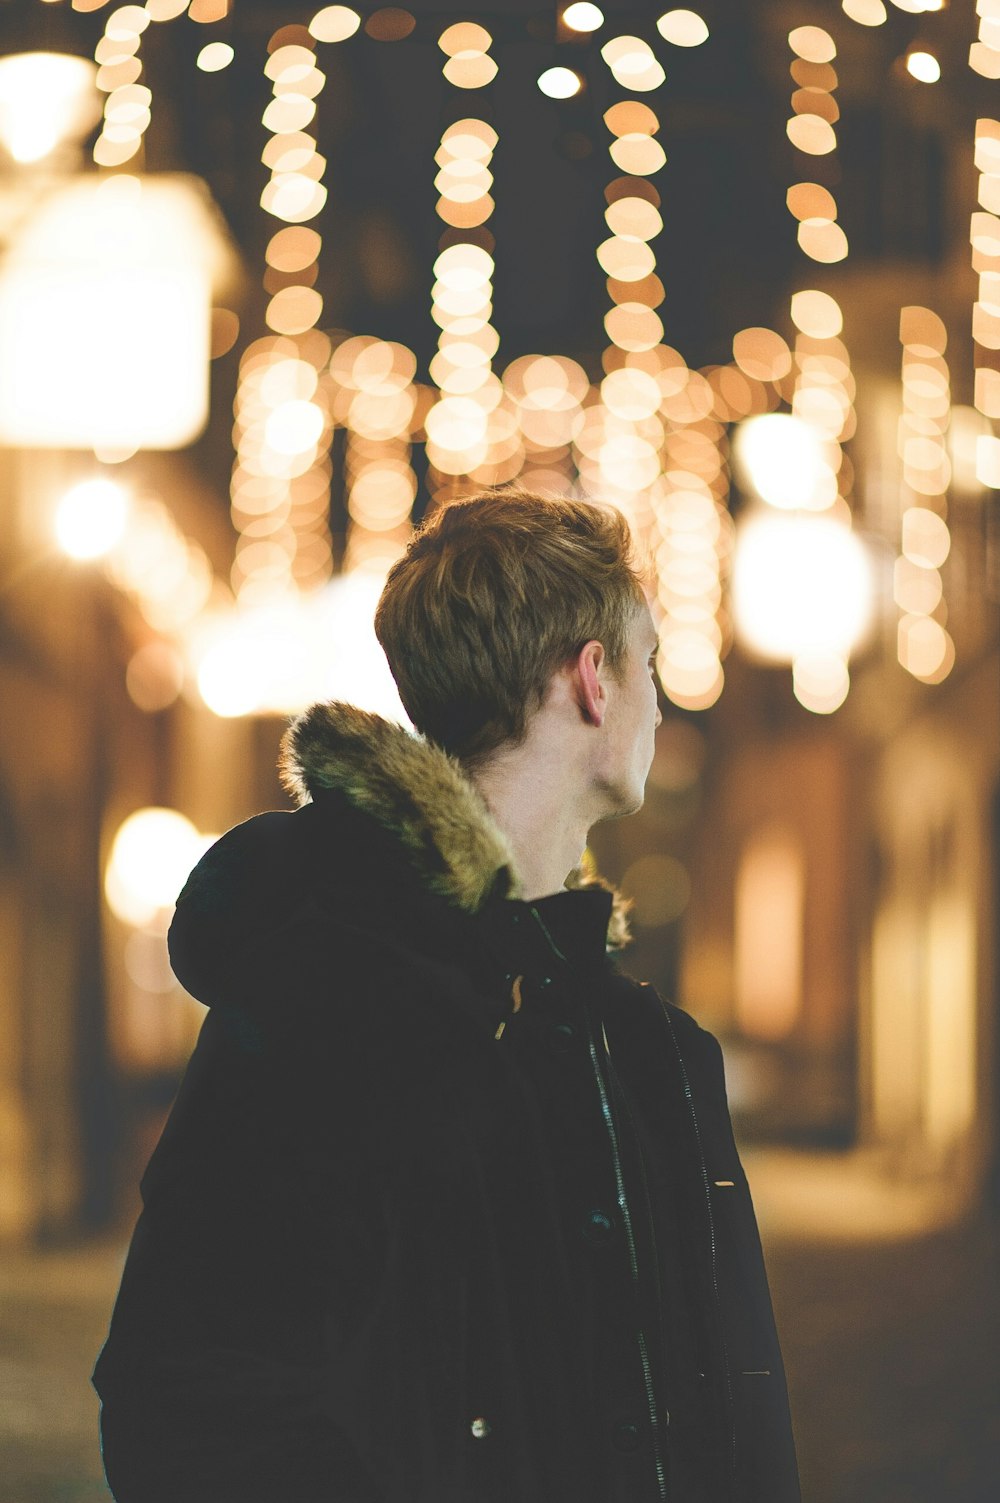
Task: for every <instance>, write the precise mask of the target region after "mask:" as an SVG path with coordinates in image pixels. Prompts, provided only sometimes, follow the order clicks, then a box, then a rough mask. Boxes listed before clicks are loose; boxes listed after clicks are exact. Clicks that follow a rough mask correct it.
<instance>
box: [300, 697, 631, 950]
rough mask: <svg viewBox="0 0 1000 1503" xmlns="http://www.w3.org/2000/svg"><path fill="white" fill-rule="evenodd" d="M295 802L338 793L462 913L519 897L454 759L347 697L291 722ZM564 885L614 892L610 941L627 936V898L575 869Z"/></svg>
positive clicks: (480, 805)
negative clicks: (394, 843)
mask: <svg viewBox="0 0 1000 1503" xmlns="http://www.w3.org/2000/svg"><path fill="white" fill-rule="evenodd" d="M278 768H279V771H280V773H281V780H282V783H283V784H284V787H285V789H286V790H287V792H288V793H289V794H290V795H291V796H292V798H293V799H295V801H296V802H297V803H298V804H299V805H302V804H306V803H308V802H309V801H310V800H312V799H315V798H317V797H318V796H319V797H321V796H322V793H323V791H324V790H335V791H336V792H338V793H340V794H342V795H343V796H344V797H345V798H346V799H347V801H348V802H349V803H350V804H351V805H352V806H353V807H354V808H356V809H358V810H360V811H361V812H363V813H365V814H369V815H371V817H372V818H373V819H375V820H377V822H378V823H379V824H380V825H381V826H382V827H383V828H384V829H385V830H387V831H389V832H390V833H391V834H392V835H394V836H395V837H396V838H397V839H398V840H399V841H400V843H401V844H402V846H403V848H404V850H405V851H406V853H407V857H408V859H409V861H410V862H411V864H412V865H413V867H414V868H415V869H416V871H417V873H418V875H419V876H420V878H421V880H422V882H423V884H424V885H425V886H426V887H427V888H428V890H429V891H431V892H433V893H435V894H436V895H437V896H438V897H441V898H444V899H445V901H446V902H448V903H451V904H453V905H454V906H455V907H457V908H461V909H463V910H465V911H466V912H468V913H478V912H479V911H480V909H481V908H482V907H483V905H484V904H485V902H486V900H487V898H489V897H490V896H495V895H497V893H498V892H499V894H500V895H502V896H506V897H509V898H515V899H517V898H520V897H521V895H522V891H523V889H522V884H521V881H520V878H519V876H518V872H517V869H516V866H515V862H514V855H513V852H512V850H511V848H510V844H509V842H508V840H507V837H506V836H505V835H504V833H503V831H502V830H501V829H500V827H499V825H498V824H497V823H496V820H495V819H494V818H493V816H492V814H491V813H490V811H489V809H488V808H487V806H486V803H485V801H484V800H483V798H482V796H481V794H480V793H479V792H478V790H477V789H476V787H475V785H474V784H473V783H472V782H471V780H470V779H469V777H468V776H467V775H466V773H465V771H464V770H463V768H462V766H461V764H460V763H459V762H457V761H456V760H455V758H454V757H450V756H449V755H448V754H447V752H445V751H442V749H441V748H440V747H439V746H435V745H434V744H433V743H432V742H429V741H425V740H423V739H422V738H421V737H418V736H416V735H414V734H413V733H412V732H410V731H407V730H405V729H404V728H403V727H402V726H400V725H397V724H395V723H394V722H393V721H390V720H384V719H383V718H382V717H381V716H379V715H372V714H369V713H368V712H367V711H365V710H359V709H357V708H355V706H353V705H347V704H340V703H337V702H336V701H330V702H327V703H323V704H315V705H313V706H312V708H311V709H309V710H306V712H305V713H304V714H303V715H300V716H299V718H298V719H297V720H295V721H293V722H292V724H291V725H290V726H289V728H288V730H287V731H286V732H285V735H284V738H283V740H282V743H281V756H280V759H279V763H278ZM566 885H567V887H571V888H584V887H600V888H604V889H605V890H607V891H610V892H611V893H612V897H613V902H612V910H611V920H610V923H609V925H608V947H609V948H610V949H621V948H622V946H624V945H626V944H627V943H628V941H629V931H628V920H627V914H628V908H629V903H628V901H627V899H625V898H623V897H622V895H621V894H620V893H619V892H617V891H616V890H615V889H614V888H613V887H612V886H611V884H610V883H608V882H605V881H604V879H603V878H602V877H600V876H598V875H597V874H596V873H588V872H586V871H584V870H583V869H582V868H577V869H576V870H575V871H573V872H572V873H570V876H569V877H568V879H567V882H566Z"/></svg>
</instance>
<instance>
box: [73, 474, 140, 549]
mask: <svg viewBox="0 0 1000 1503" xmlns="http://www.w3.org/2000/svg"><path fill="white" fill-rule="evenodd" d="M128 512H129V502H128V496H127V494H126V492H125V491H124V490H123V489H122V487H121V486H120V485H118V484H117V482H116V481H114V480H108V479H105V478H103V477H97V478H95V479H93V480H81V481H80V482H79V484H77V485H74V486H73V487H72V488H71V489H70V490H68V491H67V492H66V494H65V496H63V498H62V500H61V501H60V502H59V505H58V507H57V508H56V514H55V533H56V538H57V540H58V543H59V546H60V548H61V549H62V550H63V552H64V553H66V554H68V555H69V557H70V558H75V559H80V560H85V559H93V558H101V557H103V555H104V554H106V553H110V551H111V549H112V548H114V546H115V545H116V543H118V542H119V541H120V539H121V538H122V536H123V534H124V532H125V526H126V523H127V521H128Z"/></svg>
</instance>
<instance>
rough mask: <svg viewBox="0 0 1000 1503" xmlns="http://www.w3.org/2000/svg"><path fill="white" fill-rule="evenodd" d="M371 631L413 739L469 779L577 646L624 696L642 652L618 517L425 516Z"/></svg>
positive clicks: (564, 511) (544, 511) (509, 508)
mask: <svg viewBox="0 0 1000 1503" xmlns="http://www.w3.org/2000/svg"><path fill="white" fill-rule="evenodd" d="M375 630H376V633H377V635H378V639H379V641H380V642H381V644H382V647H383V648H384V650H385V654H386V657H387V658H388V660H389V666H390V668H391V669H392V673H393V676H394V677H395V679H396V683H397V685H398V687H399V693H400V697H401V699H402V701H403V705H404V707H405V709H406V712H407V714H408V715H409V716H410V719H411V720H412V721H413V723H414V725H415V726H416V727H417V729H418V730H419V731H421V732H423V734H424V735H426V736H427V737H428V738H429V739H430V740H432V741H435V742H437V744H438V745H440V746H442V747H443V748H444V749H445V750H446V751H448V752H450V753H451V754H452V755H453V756H456V757H458V758H459V759H460V760H462V761H463V762H465V763H466V764H467V765H470V766H474V765H476V764H477V763H482V762H483V761H484V760H486V759H488V758H489V757H490V755H491V754H492V753H493V752H495V751H496V750H497V749H498V748H500V747H502V746H505V745H517V744H519V743H520V742H522V741H523V740H524V737H525V734H526V732H527V727H528V722H529V720H530V717H531V715H532V713H533V712H534V711H535V710H537V709H538V708H539V707H540V706H541V705H542V703H543V700H544V699H545V696H546V693H547V691H548V689H549V686H550V684H551V682H552V679H553V675H555V674H556V672H557V671H558V670H560V669H564V668H566V667H567V666H568V665H570V664H572V663H573V661H574V660H575V659H576V658H577V657H578V656H579V654H580V653H581V650H582V649H583V648H584V646H585V645H586V644H587V643H595V642H596V643H598V644H600V648H601V649H602V650H603V651H602V652H598V659H599V665H600V667H601V668H602V670H603V672H604V673H605V674H610V675H611V676H612V677H613V678H614V679H615V680H616V681H617V682H618V683H619V684H621V685H622V686H623V687H625V688H627V686H628V684H629V682H630V679H629V675H630V672H633V671H634V663H633V661H632V660H633V659H636V658H637V655H639V656H641V658H642V672H643V674H644V675H645V676H646V677H647V678H648V669H647V660H648V656H649V652H650V645H652V646H654V647H655V631H654V630H653V627H652V622H651V619H650V616H649V610H648V607H647V605H646V598H645V593H644V591H643V587H642V583H641V580H640V576H639V574H638V572H637V570H636V568H635V566H634V563H633V558H632V544H631V538H630V535H629V530H628V525H627V523H626V522H625V519H624V517H622V515H621V514H620V513H619V512H617V511H614V510H612V509H611V508H606V507H599V506H594V505H591V504H589V503H586V502H583V501H570V500H562V499H558V500H547V499H543V498H542V497H540V496H533V495H529V494H519V493H510V492H508V493H506V494H504V493H497V494H493V495H484V496H478V497H476V498H474V499H472V500H469V501H463V502H458V503H456V504H455V505H453V506H450V507H447V508H444V509H442V510H441V511H438V512H437V513H435V515H434V516H433V517H432V518H431V520H430V521H429V522H428V523H427V524H426V525H425V526H424V527H422V528H421V529H420V531H419V532H418V533H417V534H416V535H415V536H414V538H413V540H412V542H411V544H410V546H409V549H408V550H407V552H406V554H405V556H404V557H403V558H401V559H400V560H399V561H398V562H397V563H396V564H395V565H394V566H393V568H392V570H391V571H390V573H389V578H388V580H387V582H386V586H385V590H384V591H383V594H382V598H381V600H380V601H379V606H378V611H377V613H376V616H375ZM647 636H648V637H650V642H649V643H647V642H646V640H645V639H646V637H647ZM654 700H655V691H654ZM657 718H658V717H657ZM644 776H645V773H643V778H644Z"/></svg>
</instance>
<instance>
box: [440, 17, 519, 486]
mask: <svg viewBox="0 0 1000 1503" xmlns="http://www.w3.org/2000/svg"><path fill="white" fill-rule="evenodd" d="M491 45H492V38H491V37H490V34H489V32H487V31H486V30H485V28H484V27H481V26H475V25H472V24H471V23H465V22H461V23H459V24H457V25H455V26H449V27H448V28H447V29H446V30H445V31H444V32H443V33H442V34H441V37H440V39H439V46H440V48H441V51H442V52H444V53H445V55H446V61H445V64H444V67H443V72H444V76H445V78H446V79H447V80H448V82H449V83H450V84H451V85H452V86H453V87H455V88H460V89H467V90H471V89H477V88H483V87H485V86H486V85H488V84H490V83H492V81H493V79H494V78H495V76H496V72H497V69H496V64H495V63H494V62H493V60H492V58H490V57H489V53H488V49H489V47H490V46H491ZM498 139H499V138H498V136H497V132H496V130H495V129H494V128H493V126H492V125H490V124H488V122H487V121H485V120H483V119H481V118H479V117H478V116H468V117H466V118H464V119H461V120H457V121H455V122H454V123H453V124H451V125H449V126H447V127H446V129H445V130H443V131H442V133H441V138H440V142H439V145H438V148H437V151H436V152H435V155H434V160H435V163H436V165H437V168H438V171H437V175H436V177H435V179H434V187H435V189H436V190H437V194H438V199H437V204H436V209H437V214H438V217H439V218H440V219H441V220H442V221H443V223H444V225H445V226H447V228H446V229H445V231H444V233H443V235H442V237H441V240H440V253H439V255H438V257H437V260H436V261H435V262H434V277H435V281H434V286H433V289H432V293H431V317H432V318H433V320H434V322H435V323H436V324H437V326H438V329H439V330H440V333H439V335H438V341H437V352H436V354H435V355H434V357H433V359H432V360H431V363H430V376H431V380H432V382H433V383H434V386H435V387H436V388H437V398H436V400H433V401H432V404H431V406H430V408H429V410H428V412H427V414H426V418H425V420H424V436H425V441H426V447H427V461H428V488H429V489H430V492H431V496H432V501H433V502H434V503H435V504H445V503H447V502H448V501H450V500H454V499H455V498H456V497H458V496H459V495H461V494H462V493H463V491H464V489H465V488H466V486H467V485H471V486H473V487H475V486H478V485H482V484H484V483H487V484H489V483H492V484H496V483H498V481H499V479H500V478H501V476H502V477H503V478H504V479H513V478H514V475H515V474H516V473H517V472H518V470H519V468H520V461H521V459H522V458H523V451H521V450H520V449H519V445H518V443H517V439H516V431H517V425H516V418H515V415H514V412H513V408H512V404H511V403H510V401H509V400H508V399H507V398H506V397H505V394H504V391H503V388H502V386H501V383H500V381H499V379H498V377H497V376H496V375H495V374H494V372H493V358H494V356H495V355H496V353H497V350H498V348H499V344H500V336H499V334H498V333H497V330H496V329H495V327H494V326H493V324H492V322H491V319H492V315H493V273H494V269H495V268H494V261H493V248H494V240H493V235H492V234H491V233H490V231H489V230H488V229H487V228H486V225H487V221H488V220H489V219H490V217H491V216H492V214H493V209H494V202H493V196H492V193H491V191H490V190H491V188H492V186H493V173H492V170H491V167H492V161H493V153H494V151H495V149H496V146H497V142H498ZM512 439H514V443H513V445H512V444H511V440H512ZM512 456H513V457H514V459H515V463H514V465H513V466H512V465H511V464H510V459H511V457H512Z"/></svg>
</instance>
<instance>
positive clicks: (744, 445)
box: [734, 412, 833, 511]
mask: <svg viewBox="0 0 1000 1503" xmlns="http://www.w3.org/2000/svg"><path fill="white" fill-rule="evenodd" d="M734 457H735V459H736V462H737V465H738V467H739V470H740V473H741V476H742V478H743V479H744V480H745V481H748V482H749V484H750V486H751V488H752V489H753V490H754V491H755V492H756V494H757V495H758V496H759V497H760V499H761V500H762V501H766V502H767V504H768V505H769V506H775V507H777V508H778V509H779V510H781V511H795V510H797V509H798V508H800V507H802V508H806V509H809V510H821V509H822V507H823V506H827V505H829V503H830V501H831V500H832V499H833V497H832V496H830V495H829V494H828V491H829V477H830V467H829V465H828V463H827V462H826V456H825V453H824V447H823V442H822V440H821V439H820V437H819V435H818V434H817V433H816V431H815V429H814V428H811V427H810V426H809V424H808V423H804V422H802V420H801V418H797V417H793V416H792V414H791V413H789V412H768V413H764V414H762V415H761V416H759V417H752V418H747V420H746V421H745V422H743V423H740V425H739V427H738V428H737V430H736V443H735V456H734Z"/></svg>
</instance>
